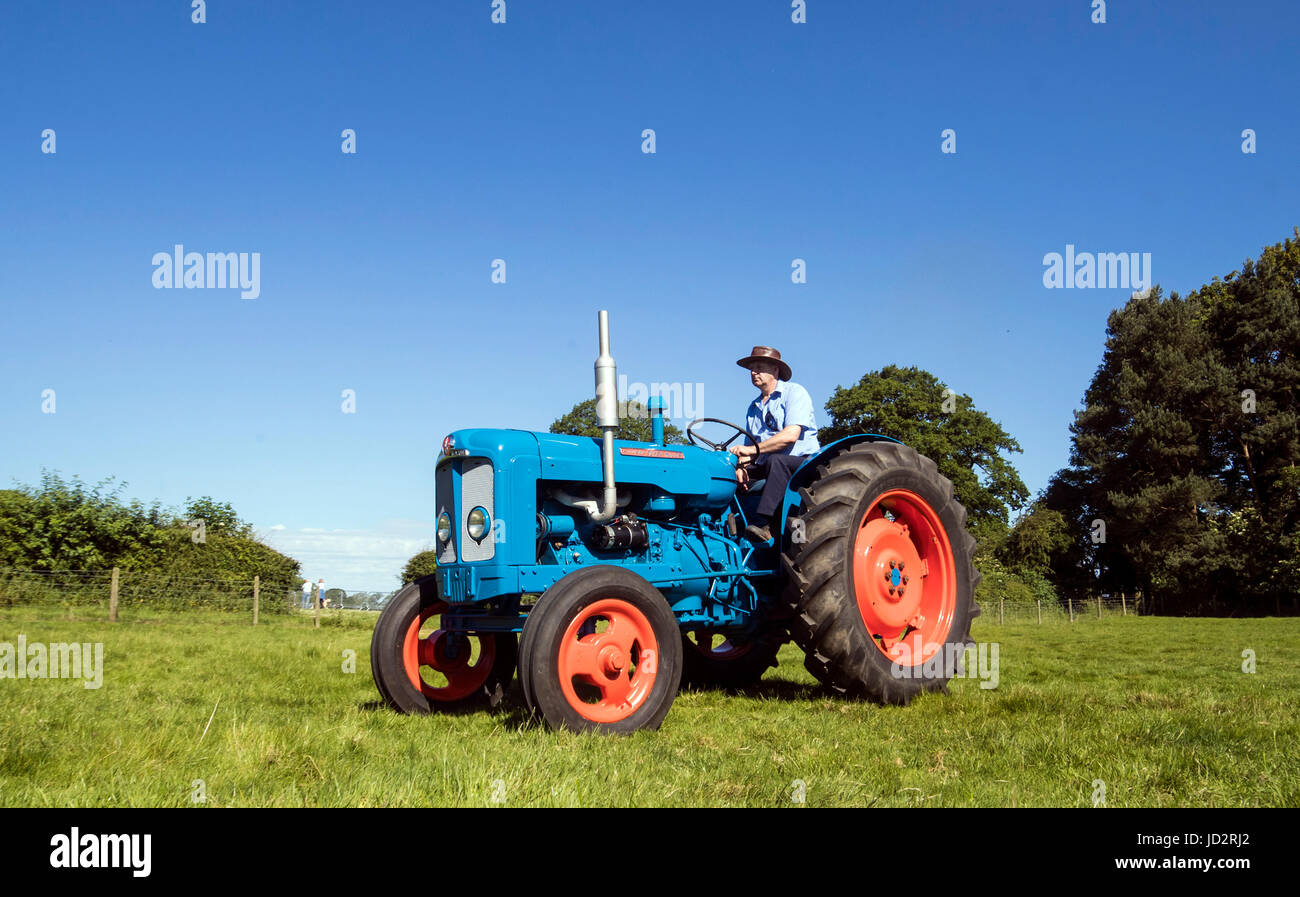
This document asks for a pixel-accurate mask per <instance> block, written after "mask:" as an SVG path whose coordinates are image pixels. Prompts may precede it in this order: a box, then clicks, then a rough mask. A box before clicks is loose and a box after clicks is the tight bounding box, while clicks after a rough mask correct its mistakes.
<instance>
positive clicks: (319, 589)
mask: <svg viewBox="0 0 1300 897" xmlns="http://www.w3.org/2000/svg"><path fill="white" fill-rule="evenodd" d="M316 602H317V603H318V604H319V605H320V606H321V607H324V606H325V580H324V579H321V580H318V581H317V583H316Z"/></svg>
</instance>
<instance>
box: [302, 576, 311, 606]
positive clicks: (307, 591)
mask: <svg viewBox="0 0 1300 897" xmlns="http://www.w3.org/2000/svg"><path fill="white" fill-rule="evenodd" d="M302 609H303V610H311V580H310V579H304V580H303V581H302Z"/></svg>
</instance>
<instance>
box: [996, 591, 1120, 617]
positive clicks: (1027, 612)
mask: <svg viewBox="0 0 1300 897" xmlns="http://www.w3.org/2000/svg"><path fill="white" fill-rule="evenodd" d="M980 612H981V613H980V616H979V621H980V622H982V623H1038V624H1047V623H1082V622H1087V621H1089V620H1102V619H1106V618H1109V617H1135V616H1140V615H1141V614H1142V613H1143V602H1142V596H1141V595H1099V596H1097V597H1093V598H1084V599H1073V598H1069V599H1064V600H1061V601H1033V602H1028V601H1007V600H1005V599H999V600H997V601H985V602H982V603H981V604H980Z"/></svg>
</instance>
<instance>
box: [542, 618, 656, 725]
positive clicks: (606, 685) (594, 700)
mask: <svg viewBox="0 0 1300 897" xmlns="http://www.w3.org/2000/svg"><path fill="white" fill-rule="evenodd" d="M556 665H557V671H558V673H559V679H560V690H561V691H562V692H563V693H564V697H565V698H566V699H567V700H568V702H569V705H570V706H571V707H573V709H574V710H576V711H577V712H578V713H579V714H581V715H582V716H583V717H585V718H587V719H589V720H591V721H593V722H597V723H616V722H618V721H619V720H623V719H627V718H628V717H629V716H631V715H632V714H633V713H635V712H636V711H637V708H639V707H640V706H641V705H642V704H644V703H645V700H646V698H647V697H648V696H649V694H650V691H651V689H653V688H654V684H655V677H656V676H657V675H658V671H659V641H658V639H656V638H655V634H654V629H653V628H652V627H651V625H650V620H649V619H648V618H647V617H646V615H645V614H644V613H642V612H641V611H640V610H639V609H638V608H637V607H636V606H635V605H633V604H631V603H630V602H627V601H624V600H622V599H619V598H602V599H600V600H598V601H594V602H592V603H591V604H589V605H587V606H586V607H585V608H583V609H582V610H581V611H580V612H579V613H578V615H577V616H576V617H574V618H573V620H572V621H570V623H569V626H568V628H567V629H566V630H565V632H564V637H563V639H562V640H561V642H560V650H559V655H558V657H557V658H556Z"/></svg>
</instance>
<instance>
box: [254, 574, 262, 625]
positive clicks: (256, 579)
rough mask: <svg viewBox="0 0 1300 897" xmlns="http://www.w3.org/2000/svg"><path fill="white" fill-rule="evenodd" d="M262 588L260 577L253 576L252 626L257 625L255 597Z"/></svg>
mask: <svg viewBox="0 0 1300 897" xmlns="http://www.w3.org/2000/svg"><path fill="white" fill-rule="evenodd" d="M261 587H262V577H261V576H260V575H258V574H253V625H254V626H256V625H257V596H258V592H259V591H260V589H261Z"/></svg>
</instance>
